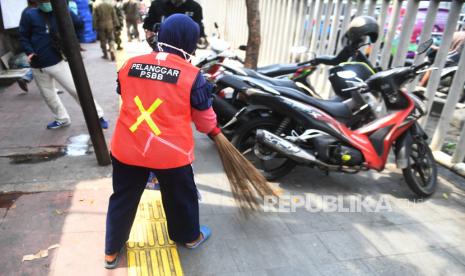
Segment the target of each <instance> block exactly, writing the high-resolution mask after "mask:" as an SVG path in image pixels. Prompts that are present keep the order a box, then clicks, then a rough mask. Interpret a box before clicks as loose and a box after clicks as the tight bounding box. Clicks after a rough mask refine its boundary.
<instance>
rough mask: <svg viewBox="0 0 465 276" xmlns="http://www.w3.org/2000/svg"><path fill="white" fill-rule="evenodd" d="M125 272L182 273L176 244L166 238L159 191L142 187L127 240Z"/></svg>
mask: <svg viewBox="0 0 465 276" xmlns="http://www.w3.org/2000/svg"><path fill="white" fill-rule="evenodd" d="M127 255H128V256H127V257H128V274H129V276H136V275H143V276H146V275H147V276H148V275H156V276H171V275H172V276H178V275H183V272H182V267H181V262H180V259H179V254H178V250H177V248H176V244H175V243H174V242H173V241H172V240H170V239H169V237H168V229H167V225H166V218H165V212H164V211H163V205H162V204H161V196H160V192H159V191H152V190H145V191H144V194H143V195H142V199H141V201H140V203H139V208H138V210H137V215H136V219H135V221H134V225H133V226H132V229H131V235H130V236H129V241H128V243H127Z"/></svg>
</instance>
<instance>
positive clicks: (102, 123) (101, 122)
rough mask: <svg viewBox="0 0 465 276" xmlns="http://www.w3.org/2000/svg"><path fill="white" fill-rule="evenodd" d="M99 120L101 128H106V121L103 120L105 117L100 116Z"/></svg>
mask: <svg viewBox="0 0 465 276" xmlns="http://www.w3.org/2000/svg"><path fill="white" fill-rule="evenodd" d="M99 121H100V126H101V127H102V128H103V129H107V128H108V121H107V120H105V118H103V117H102V118H100V119H99Z"/></svg>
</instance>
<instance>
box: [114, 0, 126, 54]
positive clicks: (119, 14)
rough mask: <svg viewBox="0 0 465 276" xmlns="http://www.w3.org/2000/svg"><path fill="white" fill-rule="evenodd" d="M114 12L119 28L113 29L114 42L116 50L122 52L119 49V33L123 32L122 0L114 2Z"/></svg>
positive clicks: (120, 41)
mask: <svg viewBox="0 0 465 276" xmlns="http://www.w3.org/2000/svg"><path fill="white" fill-rule="evenodd" d="M113 8H114V9H115V12H116V17H117V18H118V23H119V26H118V27H117V28H115V42H116V45H117V48H116V50H123V47H121V43H122V42H123V41H122V40H121V32H122V31H123V26H124V12H123V2H122V0H116V4H115V5H114V6H113Z"/></svg>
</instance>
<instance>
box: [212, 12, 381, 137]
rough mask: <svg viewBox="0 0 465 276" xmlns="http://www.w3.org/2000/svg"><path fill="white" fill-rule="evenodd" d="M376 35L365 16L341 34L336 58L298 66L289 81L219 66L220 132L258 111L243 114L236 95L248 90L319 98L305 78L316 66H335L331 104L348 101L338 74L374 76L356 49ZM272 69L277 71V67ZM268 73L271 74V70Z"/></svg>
mask: <svg viewBox="0 0 465 276" xmlns="http://www.w3.org/2000/svg"><path fill="white" fill-rule="evenodd" d="M378 32H379V28H378V24H377V22H376V20H375V19H373V18H372V17H368V16H361V17H356V18H355V19H354V20H353V21H352V22H351V24H350V26H349V28H348V30H347V32H346V33H345V34H344V37H343V45H345V46H344V48H343V49H342V50H341V51H340V52H339V53H338V54H337V55H336V56H320V57H316V58H314V59H312V60H310V61H306V62H302V63H299V64H297V67H298V69H297V70H296V71H295V72H294V75H293V76H292V77H291V79H288V78H286V79H285V78H271V77H268V76H265V75H263V74H260V73H259V72H257V71H254V70H251V69H247V68H235V67H233V66H229V65H222V66H223V67H224V68H225V69H226V73H224V74H222V73H221V72H217V73H215V74H214V75H213V76H212V79H213V80H215V81H216V91H215V95H214V99H213V108H214V109H215V112H216V113H217V115H218V119H219V122H220V124H221V125H222V126H223V130H224V131H225V132H227V133H230V132H232V131H233V129H226V127H231V126H232V125H233V123H234V122H236V121H238V118H239V117H240V116H242V117H244V115H246V116H245V120H250V119H252V118H253V117H255V114H257V113H258V112H260V111H261V108H260V107H256V106H253V107H250V108H249V107H247V108H246V110H244V107H246V106H247V105H248V103H247V101H245V100H246V99H245V98H244V97H241V93H239V92H240V91H241V90H243V89H246V88H250V86H252V87H254V86H259V87H263V86H267V87H271V88H270V89H277V90H284V92H282V93H285V94H286V96H289V97H291V98H294V99H297V100H302V98H304V99H305V98H306V97H304V96H302V94H304V95H307V96H308V95H310V96H312V97H315V98H321V96H320V95H319V94H318V93H317V92H316V91H315V89H313V87H312V86H311V84H310V83H309V82H308V79H309V78H308V76H309V75H310V74H312V73H313V72H314V71H315V70H316V69H317V66H318V65H319V64H325V65H332V66H334V67H333V68H331V69H330V71H329V80H330V82H331V84H332V88H333V90H334V92H335V93H336V95H337V97H335V98H333V99H332V100H333V101H338V102H342V101H344V100H346V99H348V98H349V97H350V96H351V95H350V93H344V92H343V91H342V89H344V88H346V87H347V82H346V81H345V80H341V79H340V78H339V76H338V74H337V73H338V72H342V71H353V72H355V74H356V76H355V77H354V79H356V78H359V79H367V78H368V77H370V76H371V75H373V74H374V73H375V72H376V69H375V68H374V67H373V65H372V64H371V63H370V62H369V60H368V59H367V58H366V56H365V55H364V54H363V53H362V52H361V51H360V50H359V49H360V48H361V47H362V46H364V45H366V43H365V42H366V40H367V39H369V40H370V41H371V42H372V43H373V42H375V41H376V40H377V38H378V34H379V33H378ZM349 60H350V61H349ZM291 67H292V66H282V68H286V69H283V71H285V70H290V68H291ZM274 68H277V66H275V67H274ZM293 70H295V68H294V69H293ZM269 72H272V70H270V71H269ZM231 73H232V74H233V75H232V76H231ZM308 101H311V100H308ZM304 102H305V100H304Z"/></svg>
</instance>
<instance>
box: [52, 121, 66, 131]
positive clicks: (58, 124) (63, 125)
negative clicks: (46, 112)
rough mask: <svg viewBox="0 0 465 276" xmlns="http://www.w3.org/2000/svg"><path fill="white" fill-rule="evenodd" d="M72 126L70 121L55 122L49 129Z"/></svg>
mask: <svg viewBox="0 0 465 276" xmlns="http://www.w3.org/2000/svg"><path fill="white" fill-rule="evenodd" d="M70 124H71V123H70V122H69V121H68V122H60V121H53V122H51V123H49V124H48V125H47V129H57V128H60V127H65V126H69V125H70Z"/></svg>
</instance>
